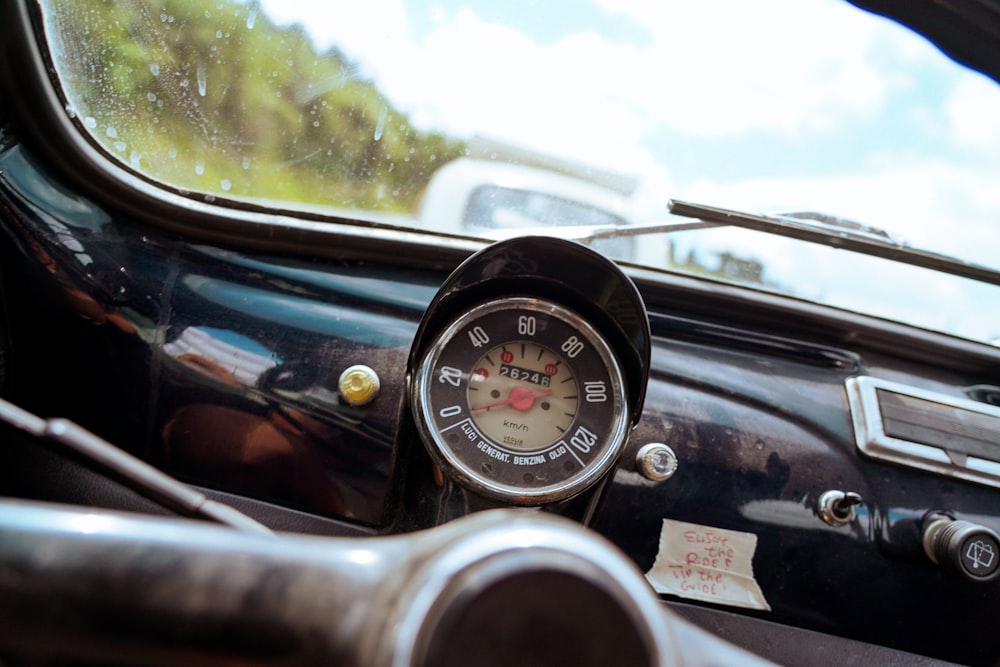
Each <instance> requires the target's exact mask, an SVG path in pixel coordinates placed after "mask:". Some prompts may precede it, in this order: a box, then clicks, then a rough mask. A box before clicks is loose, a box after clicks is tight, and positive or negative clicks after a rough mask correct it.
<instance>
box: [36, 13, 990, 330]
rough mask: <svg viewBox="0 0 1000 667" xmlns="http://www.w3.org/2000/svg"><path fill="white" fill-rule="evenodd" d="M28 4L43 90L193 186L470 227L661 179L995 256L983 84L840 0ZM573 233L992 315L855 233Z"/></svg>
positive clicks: (677, 264)
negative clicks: (54, 91) (42, 36)
mask: <svg viewBox="0 0 1000 667" xmlns="http://www.w3.org/2000/svg"><path fill="white" fill-rule="evenodd" d="M42 4H43V7H42V14H43V17H44V20H45V28H46V35H47V37H48V39H49V45H50V49H51V55H52V59H53V63H54V65H55V68H56V70H57V72H58V75H59V77H60V84H61V86H62V89H63V91H64V94H65V96H66V110H67V113H69V114H70V115H71V116H72V117H73V118H74V119H75V120H76V122H77V123H78V124H79V126H80V127H81V128H82V129H83V130H84V131H86V132H88V133H89V134H90V135H91V136H92V138H93V140H94V141H95V142H97V143H98V144H99V145H100V146H101V147H102V148H103V150H104V151H106V152H107V153H108V154H109V155H111V156H112V157H114V158H115V159H117V160H118V161H120V162H121V163H123V164H124V165H125V166H126V167H127V168H129V169H131V170H134V171H136V172H138V173H140V174H143V175H145V176H146V177H148V178H151V179H154V180H156V181H158V182H160V183H162V184H164V185H166V186H168V187H171V188H173V189H175V190H177V191H180V192H182V193H186V194H190V195H191V196H193V197H198V198H206V199H209V200H211V201H215V202H217V203H223V204H224V203H226V202H227V201H231V202H240V201H247V202H253V203H256V204H264V205H268V206H275V207H280V208H283V209H289V208H291V209H296V208H298V209H302V210H310V211H316V210H321V211H324V212H327V213H329V214H331V215H334V216H340V217H346V218H349V219H351V220H357V221H359V224H363V223H364V222H365V221H374V222H391V223H392V224H395V225H401V226H406V227H413V228H416V229H420V230H425V231H429V232H435V233H447V234H457V235H463V236H476V237H482V238H484V239H496V238H503V237H506V236H510V235H511V234H512V233H518V230H521V229H523V230H525V232H526V233H527V232H530V233H539V232H540V231H543V232H544V230H545V229H546V228H551V229H552V230H553V233H557V228H561V229H565V228H566V227H567V226H573V225H580V226H594V225H598V226H607V225H611V226H629V225H637V224H644V223H649V222H661V221H664V220H667V219H668V213H667V209H666V204H667V201H668V199H670V198H675V199H684V200H689V201H695V202H703V203H706V204H711V205H714V206H722V207H728V208H733V209H739V210H744V211H750V212H758V213H775V212H787V211H820V212H823V213H826V214H831V215H835V216H839V217H842V218H847V219H850V220H854V221H857V222H859V223H862V224H865V225H870V226H873V227H878V228H882V229H885V230H888V232H889V233H890V234H891V235H892V238H902V239H906V241H907V242H908V243H910V244H913V245H914V246H919V247H921V248H924V249H929V250H932V251H934V252H936V253H940V254H945V255H953V256H956V257H959V258H962V259H964V260H967V261H970V262H974V263H977V264H983V265H986V266H992V267H997V266H1000V263H998V260H997V258H996V250H997V249H998V248H1000V226H998V225H996V224H995V223H996V222H997V220H998V218H1000V215H998V214H1000V188H998V187H997V186H996V184H997V183H998V182H1000V87H998V86H997V85H996V84H995V83H993V82H992V81H990V80H989V79H987V78H986V77H984V76H983V75H981V74H978V73H976V72H973V71H970V70H967V69H965V68H963V67H961V66H959V65H957V64H955V63H954V62H952V61H950V60H948V59H947V58H946V57H944V56H943V55H942V54H941V53H940V52H939V51H937V49H936V48H935V47H933V46H932V45H930V44H929V43H928V42H927V41H926V40H924V39H923V38H921V37H919V36H917V35H915V34H913V33H911V32H910V31H908V30H906V29H905V28H902V27H901V26H899V25H896V24H894V23H892V22H891V21H888V20H886V19H884V18H881V17H878V16H875V15H872V14H868V13H866V12H863V11H860V10H858V9H856V8H854V7H853V6H851V5H850V4H848V3H847V2H844V1H842V0H761V1H755V2H745V1H743V0H706V1H704V2H698V3H688V2H683V3H682V2H665V3H658V2H628V1H625V2H623V1H621V0H615V2H611V1H609V0H591V1H589V2H582V1H581V2H568V1H554V2H535V1H533V0H514V1H512V2H503V3H498V2H483V1H471V2H465V1H462V0H440V1H435V2H410V1H408V0H378V1H371V2H363V3H344V2H330V3H327V2H322V3H321V2H308V1H305V0H260V1H257V0H251V1H250V2H237V1H234V0H169V1H163V0H160V1H155V2H154V1H148V2H144V1H140V0H123V1H121V2H114V3H111V2H100V3H78V2H75V1H74V0H44V2H43V3H42ZM563 235H565V234H563ZM596 247H597V248H598V249H599V250H601V251H602V252H606V253H607V254H609V255H611V256H613V257H615V258H616V259H622V260H625V261H629V262H634V263H637V264H641V265H645V266H648V267H652V268H656V269H659V270H668V271H674V272H683V273H691V274H696V275H699V276H704V277H706V278H709V279H712V280H723V281H727V282H737V283H740V284H744V285H747V286H751V287H753V288H756V289H762V290H769V291H776V292H781V293H787V294H791V295H794V296H797V297H800V298H805V299H809V300H812V301H817V302H820V303H825V304H829V305H833V306H837V307H840V308H846V309H850V310H854V311H858V312H863V313H867V314H872V315H876V316H879V317H884V318H889V319H893V320H898V321H902V322H907V323H912V324H916V325H918V326H921V327H925V328H930V329H935V330H939V331H944V332H947V333H951V334H955V335H959V336H962V337H966V338H970V339H973V340H980V341H993V340H996V339H1000V315H997V314H994V312H993V311H994V310H995V309H994V308H993V307H992V306H993V304H995V303H997V297H998V296H1000V295H998V293H997V288H996V287H993V286H988V285H983V284H979V283H976V282H974V281H971V280H968V279H962V278H957V277H954V276H947V275H943V274H936V273H933V272H931V271H928V270H926V269H917V268H914V267H909V266H905V265H903V264H899V263H895V262H890V261H887V260H883V259H876V258H872V257H864V256H858V255H855V254H854V253H848V252H845V251H841V250H836V249H833V248H827V247H822V246H819V245H815V244H809V243H805V242H803V241H796V240H793V239H783V238H776V237H773V236H769V235H766V234H761V233H759V232H753V231H750V230H740V229H732V228H716V229H704V230H696V231H684V232H677V233H671V234H662V233H661V234H658V235H655V236H648V237H646V236H642V237H629V238H627V239H610V240H604V241H601V242H598V243H597V244H596ZM916 286H919V288H918V287H916Z"/></svg>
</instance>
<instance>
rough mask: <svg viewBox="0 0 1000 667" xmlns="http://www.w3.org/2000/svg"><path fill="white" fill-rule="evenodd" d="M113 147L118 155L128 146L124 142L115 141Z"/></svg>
mask: <svg viewBox="0 0 1000 667" xmlns="http://www.w3.org/2000/svg"><path fill="white" fill-rule="evenodd" d="M114 146H115V150H116V151H118V152H119V153H121V152H123V151H124V150H125V149H126V148H128V144H126V143H125V142H124V141H116V142H115V143H114Z"/></svg>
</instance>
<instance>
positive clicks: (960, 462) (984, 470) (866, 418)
mask: <svg viewBox="0 0 1000 667" xmlns="http://www.w3.org/2000/svg"><path fill="white" fill-rule="evenodd" d="M847 397H848V401H849V403H850V406H851V418H852V420H853V422H854V437H855V441H856V443H857V446H858V449H860V450H861V451H862V452H863V453H864V454H866V455H868V456H870V457H872V458H875V459H880V460H883V461H891V462H893V463H899V464H901V465H905V466H910V467H912V468H919V469H921V470H926V471H929V472H934V473H938V474H941V475H944V476H947V477H954V478H957V479H964V480H968V481H970V482H978V483H980V484H986V485H989V486H994V487H998V488H1000V407H996V406H992V405H988V404H985V403H978V402H976V401H970V400H966V399H963V398H956V397H953V396H948V395H946V394H939V393H936V392H930V391H925V390H922V389H917V388H915V387H909V386H907V385H903V384H899V383H896V382H889V381H887V380H879V379H876V378H872V377H857V378H851V379H849V380H848V381H847Z"/></svg>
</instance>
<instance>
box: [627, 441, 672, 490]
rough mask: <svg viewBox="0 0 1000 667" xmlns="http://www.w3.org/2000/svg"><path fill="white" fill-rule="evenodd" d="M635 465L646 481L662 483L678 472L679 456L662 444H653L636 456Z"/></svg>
mask: <svg viewBox="0 0 1000 667" xmlns="http://www.w3.org/2000/svg"><path fill="white" fill-rule="evenodd" d="M635 465H636V467H637V468H638V469H639V472H640V473H642V476H643V477H645V478H646V479H648V480H651V481H654V482H662V481H664V480H667V479H670V478H671V477H673V475H674V473H675V472H677V465H678V464H677V455H676V454H675V453H674V450H672V449H670V447H668V446H667V445H665V444H663V443H662V442H651V443H649V444H648V445H644V446H643V448H642V449H640V450H639V453H638V454H636V455H635Z"/></svg>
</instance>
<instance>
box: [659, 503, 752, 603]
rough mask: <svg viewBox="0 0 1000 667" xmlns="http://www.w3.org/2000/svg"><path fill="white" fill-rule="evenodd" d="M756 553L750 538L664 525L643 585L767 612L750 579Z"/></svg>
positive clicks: (694, 526)
mask: <svg viewBox="0 0 1000 667" xmlns="http://www.w3.org/2000/svg"><path fill="white" fill-rule="evenodd" d="M756 549H757V536H756V535H754V534H753V533H741V532H739V531H735V530H724V529H722V528H712V527H711V526H701V525H698V524H696V523H687V522H685V521H674V520H672V519H664V520H663V528H662V529H661V530H660V550H659V552H657V554H656V561H655V562H654V563H653V567H652V568H651V569H650V570H649V572H647V573H646V579H647V580H648V581H649V583H650V584H652V585H653V589H654V590H655V591H656V592H657V593H665V594H668V595H678V596H680V597H683V598H688V599H691V600H702V601H704V602H715V603H718V604H725V605H731V606H734V607H746V608H749V609H764V610H766V611H771V607H770V605H768V604H767V600H765V599H764V593H763V592H762V591H761V590H760V586H759V585H758V584H757V580H756V579H754V576H753V554H754V551H755V550H756Z"/></svg>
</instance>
